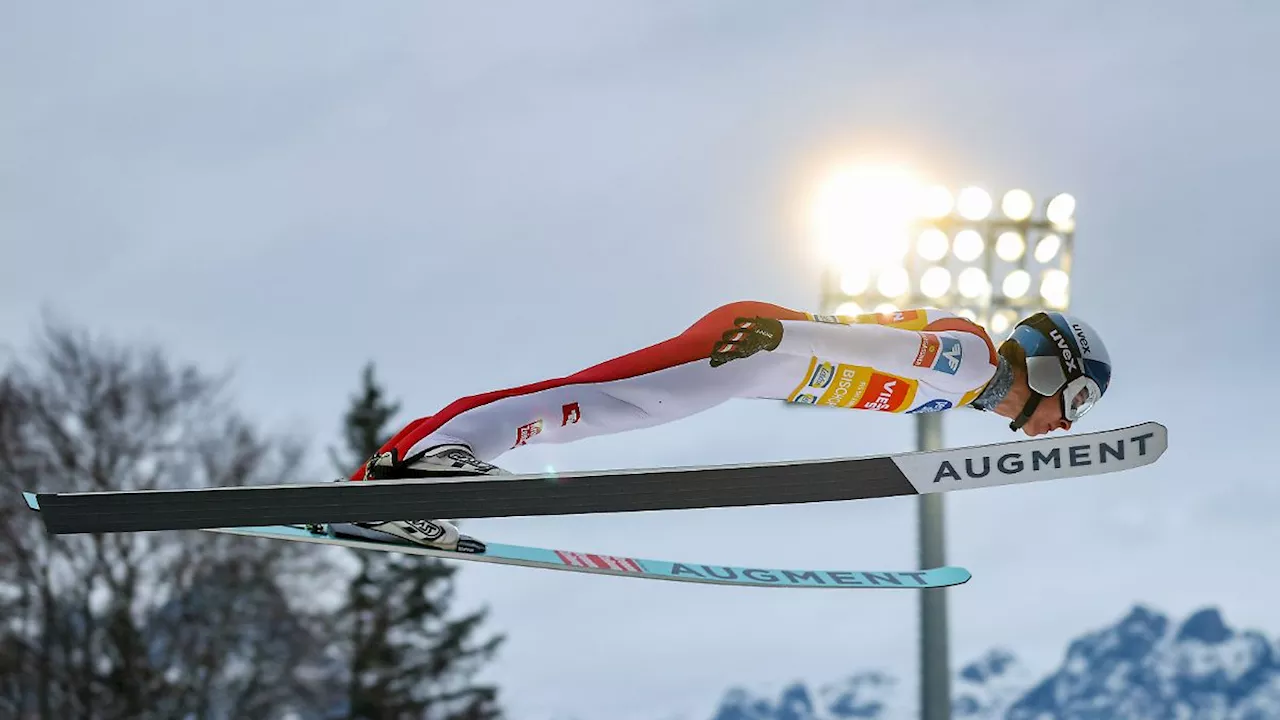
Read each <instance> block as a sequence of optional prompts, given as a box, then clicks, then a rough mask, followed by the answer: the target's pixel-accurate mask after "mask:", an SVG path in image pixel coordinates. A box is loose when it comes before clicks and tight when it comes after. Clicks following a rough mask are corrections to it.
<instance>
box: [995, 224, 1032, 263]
mask: <svg viewBox="0 0 1280 720" xmlns="http://www.w3.org/2000/svg"><path fill="white" fill-rule="evenodd" d="M1026 251H1027V242H1026V241H1025V240H1023V239H1022V233H1020V232H1018V231H1017V230H1006V231H1004V232H1002V233H1000V237H997V238H996V256H997V257H999V258H1000V259H1001V260H1004V261H1005V262H1017V261H1018V258H1020V257H1022V253H1024V252H1026Z"/></svg>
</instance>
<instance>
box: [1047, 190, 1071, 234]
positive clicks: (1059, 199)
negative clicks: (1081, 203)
mask: <svg viewBox="0 0 1280 720" xmlns="http://www.w3.org/2000/svg"><path fill="white" fill-rule="evenodd" d="M1075 214H1076V199H1075V197H1074V196H1072V195H1071V194H1069V193H1059V194H1057V195H1055V196H1054V197H1053V199H1052V200H1050V201H1049V204H1048V205H1046V206H1045V209H1044V215H1045V218H1047V219H1048V220H1049V222H1050V223H1051V224H1052V225H1053V226H1054V227H1056V228H1062V229H1068V228H1070V227H1072V225H1073V222H1074V220H1075Z"/></svg>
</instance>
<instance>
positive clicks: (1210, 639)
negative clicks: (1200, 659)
mask: <svg viewBox="0 0 1280 720" xmlns="http://www.w3.org/2000/svg"><path fill="white" fill-rule="evenodd" d="M1232 634H1233V633H1232V632H1231V630H1230V629H1229V628H1228V627H1227V624H1226V623H1224V622H1223V621H1222V613H1220V612H1218V610H1217V609H1216V608H1206V609H1204V610H1200V611H1199V612H1197V613H1195V614H1193V615H1192V616H1191V617H1189V618H1187V619H1186V620H1185V621H1184V622H1183V623H1182V627H1181V628H1180V629H1179V630H1178V641H1179V642H1182V641H1185V640H1199V641H1200V642H1202V643H1207V644H1209V645H1217V644H1219V643H1222V642H1225V641H1227V640H1229V639H1230V638H1231V636H1232Z"/></svg>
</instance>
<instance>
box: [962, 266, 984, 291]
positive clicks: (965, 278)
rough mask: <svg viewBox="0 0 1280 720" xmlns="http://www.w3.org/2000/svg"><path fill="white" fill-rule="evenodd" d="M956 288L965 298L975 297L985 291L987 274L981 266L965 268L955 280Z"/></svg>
mask: <svg viewBox="0 0 1280 720" xmlns="http://www.w3.org/2000/svg"><path fill="white" fill-rule="evenodd" d="M956 288H957V289H958V290H960V294H961V295H963V296H965V297H967V298H970V299H972V298H976V297H979V296H981V295H982V294H983V293H984V292H986V291H987V274H986V273H985V272H983V270H982V268H976V267H971V268H965V269H964V270H963V271H962V272H961V273H960V277H959V278H958V279H957V280H956Z"/></svg>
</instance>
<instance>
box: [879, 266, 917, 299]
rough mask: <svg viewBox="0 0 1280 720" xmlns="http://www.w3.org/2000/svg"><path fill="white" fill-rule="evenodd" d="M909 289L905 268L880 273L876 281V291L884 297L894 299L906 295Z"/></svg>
mask: <svg viewBox="0 0 1280 720" xmlns="http://www.w3.org/2000/svg"><path fill="white" fill-rule="evenodd" d="M910 287H911V278H910V277H908V275H907V270H906V268H900V267H895V268H888V269H886V270H884V271H883V272H881V273H880V277H879V279H878V280H877V281H876V289H877V290H879V291H880V294H881V295H883V296H885V297H890V298H896V297H902V296H903V295H906V294H907V290H908V289H910Z"/></svg>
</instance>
